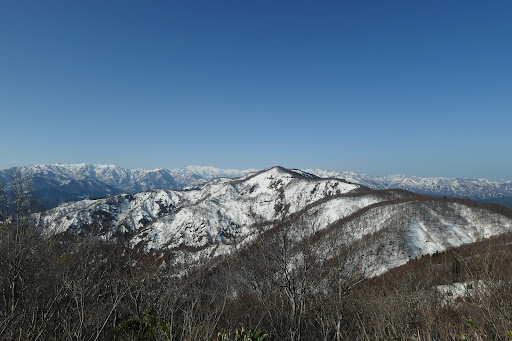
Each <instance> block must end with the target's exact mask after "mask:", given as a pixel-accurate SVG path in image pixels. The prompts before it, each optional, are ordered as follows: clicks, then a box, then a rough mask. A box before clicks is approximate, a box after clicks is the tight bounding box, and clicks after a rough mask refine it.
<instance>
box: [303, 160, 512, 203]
mask: <svg viewBox="0 0 512 341" xmlns="http://www.w3.org/2000/svg"><path fill="white" fill-rule="evenodd" d="M306 171H307V172H309V173H312V174H315V175H317V176H320V177H334V178H342V179H346V180H347V181H351V182H355V183H358V184H362V185H365V186H368V187H370V188H372V189H387V188H400V189H405V190H408V191H412V192H415V193H419V194H424V195H435V196H447V197H462V198H468V199H472V200H477V201H483V202H493V203H497V204H501V205H505V206H508V207H511V206H512V180H489V179H459V178H445V177H436V178H434V177H431V178H423V177H419V176H406V175H388V176H370V175H364V174H356V173H352V172H339V171H326V170H323V169H310V170H306Z"/></svg>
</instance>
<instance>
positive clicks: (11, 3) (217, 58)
mask: <svg viewBox="0 0 512 341" xmlns="http://www.w3.org/2000/svg"><path fill="white" fill-rule="evenodd" d="M511 37H512V2H511V1H492V2H484V1H480V2H477V1H300V0H294V1H276V0H273V1H265V0H258V1H255V0H254V1H250V0H247V1H240V0H237V1H221V0H216V1H209V0H208V1H138V0H137V1H130V0H122V1H104V0H102V1H95V0H88V1H64V0H62V1H52V0H48V1H39V0H37V1H24V0H0V127H1V128H0V154H1V155H0V168H6V167H9V166H16V165H24V164H51V163H57V162H60V163H81V162H87V163H108V164H117V165H119V166H123V167H128V168H156V167H166V168H179V167H184V166H187V165H191V164H198V165H213V166H216V167H219V168H264V167H270V166H273V165H282V166H285V167H295V168H325V169H337V170H351V171H355V172H360V173H367V174H371V175H386V174H397V173H402V174H408V175H419V176H456V177H488V178H509V179H510V178H512V157H511V147H512V136H511V134H510V132H511V127H512V44H511Z"/></svg>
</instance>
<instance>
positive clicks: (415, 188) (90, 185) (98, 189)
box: [0, 164, 512, 208]
mask: <svg viewBox="0 0 512 341" xmlns="http://www.w3.org/2000/svg"><path fill="white" fill-rule="evenodd" d="M256 171H257V170H256V169H248V170H236V169H229V170H223V169H217V168H214V167H204V166H189V167H186V168H181V169H174V170H168V169H165V168H160V169H153V170H143V169H127V168H121V167H117V166H114V165H92V164H69V165H65V164H55V165H36V166H22V167H14V168H9V169H4V170H1V171H0V185H1V186H3V188H4V189H5V190H6V192H9V189H10V187H11V186H12V178H13V177H15V178H21V179H24V180H29V182H30V190H31V192H32V195H33V197H34V198H36V199H37V201H38V202H39V203H40V204H42V205H43V207H46V208H51V207H55V206H56V205H59V204H61V203H65V202H70V201H76V200H80V199H85V198H102V197H107V196H111V195H117V194H121V193H127V194H135V193H139V192H143V191H148V190H152V189H174V190H176V189H185V188H190V187H195V186H201V185H203V184H205V183H207V182H208V181H210V180H213V179H215V178H238V177H241V176H244V175H246V174H248V173H254V172H256ZM306 172H307V173H310V174H313V175H316V176H319V177H323V178H338V179H345V180H347V181H349V182H353V183H357V184H361V185H364V186H367V187H369V188H372V189H390V188H399V189H406V190H409V191H412V192H415V193H419V194H425V195H435V196H447V197H464V198H469V199H473V200H478V201H485V202H494V203H499V204H502V205H505V206H512V181H511V180H489V179H458V178H422V177H415V176H405V175H390V176H382V177H378V176H369V175H361V174H355V173H352V172H340V171H327V170H322V169H312V170H306Z"/></svg>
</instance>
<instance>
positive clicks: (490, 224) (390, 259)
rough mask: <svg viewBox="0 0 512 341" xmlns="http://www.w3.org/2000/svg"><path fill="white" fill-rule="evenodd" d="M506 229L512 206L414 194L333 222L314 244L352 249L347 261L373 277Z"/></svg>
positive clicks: (511, 228) (511, 225) (325, 249)
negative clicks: (506, 207)
mask: <svg viewBox="0 0 512 341" xmlns="http://www.w3.org/2000/svg"><path fill="white" fill-rule="evenodd" d="M510 232H512V210H511V209H505V208H504V207H501V206H498V205H493V204H492V205H489V206H487V204H477V203H476V202H471V201H469V200H457V199H442V198H440V199H432V198H428V197H421V196H416V197H414V196H413V197H404V198H402V199H400V200H390V201H386V202H380V203H377V204H373V205H370V206H367V207H365V208H364V209H362V210H360V211H359V212H357V214H355V215H353V216H352V217H349V218H348V219H343V220H340V221H337V222H334V223H333V224H331V225H330V226H328V227H327V228H326V229H324V230H323V231H322V238H317V239H316V241H315V246H314V247H313V249H315V250H317V251H318V252H321V253H322V254H324V255H325V253H327V254H331V255H335V254H337V252H339V250H343V249H351V250H352V255H351V262H352V264H353V265H354V266H358V267H359V268H360V269H362V270H363V271H364V273H365V274H366V275H369V276H374V275H379V274H382V273H384V272H386V271H387V270H389V269H392V268H394V267H397V266H400V265H403V264H405V263H407V262H408V261H409V260H411V259H415V258H417V257H420V256H422V255H426V254H433V253H435V252H442V251H445V250H447V249H449V248H453V247H458V246H460V245H464V244H470V243H474V242H477V241H480V240H483V239H486V238H490V237H492V236H499V235H501V234H505V233H510ZM333 240H334V241H337V242H336V243H332V241H333Z"/></svg>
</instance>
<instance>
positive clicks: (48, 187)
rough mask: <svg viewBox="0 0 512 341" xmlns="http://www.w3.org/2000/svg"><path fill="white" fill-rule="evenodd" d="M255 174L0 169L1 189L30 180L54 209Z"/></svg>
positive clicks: (80, 167) (194, 169)
mask: <svg viewBox="0 0 512 341" xmlns="http://www.w3.org/2000/svg"><path fill="white" fill-rule="evenodd" d="M253 171H255V170H253V169H249V170H222V169H217V168H214V167H201V166H189V167H186V168H182V169H175V170H168V169H164V168H160V169H153V170H144V169H127V168H121V167H117V166H114V165H92V164H84V163H82V164H67V165H66V164H55V165H35V166H22V167H13V168H9V169H4V170H0V186H3V187H5V188H6V189H7V191H6V192H9V189H10V187H11V186H12V180H13V178H14V179H23V180H28V181H29V183H30V190H31V192H32V193H31V194H32V196H33V197H34V198H36V199H37V200H38V201H39V202H40V204H42V205H43V206H44V207H54V206H56V205H58V204H61V203H64V202H70V201H76V200H79V199H83V198H101V197H107V196H110V195H115V194H120V193H129V194H133V193H138V192H142V191H148V190H152V189H157V188H164V189H182V188H185V187H189V186H198V185H202V184H204V183H206V182H208V181H210V180H212V179H214V178H220V177H230V178H234V177H240V176H242V175H245V174H247V173H249V172H253Z"/></svg>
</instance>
